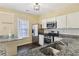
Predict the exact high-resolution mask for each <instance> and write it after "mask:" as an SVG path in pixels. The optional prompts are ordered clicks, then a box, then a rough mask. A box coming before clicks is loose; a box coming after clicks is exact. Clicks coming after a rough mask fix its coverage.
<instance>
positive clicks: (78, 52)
mask: <svg viewBox="0 0 79 59" xmlns="http://www.w3.org/2000/svg"><path fill="white" fill-rule="evenodd" d="M62 41H63V42H64V43H65V44H66V46H65V49H64V50H63V51H61V52H60V53H59V54H58V55H57V56H79V38H78V39H76V38H75V39H72V38H64V39H62ZM51 44H53V43H50V44H48V45H49V46H50V45H51ZM48 45H44V46H41V47H38V48H34V49H31V50H29V51H28V53H27V54H26V52H24V53H23V54H22V55H23V56H46V55H45V54H44V53H42V52H41V51H40V49H41V48H44V47H46V46H48ZM18 55H20V56H21V54H18ZM47 56H49V55H47ZM50 56H52V55H50Z"/></svg>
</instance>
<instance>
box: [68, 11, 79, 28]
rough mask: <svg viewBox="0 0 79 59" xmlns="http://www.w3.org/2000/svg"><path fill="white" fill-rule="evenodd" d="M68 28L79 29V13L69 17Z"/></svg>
mask: <svg viewBox="0 0 79 59" xmlns="http://www.w3.org/2000/svg"><path fill="white" fill-rule="evenodd" d="M67 28H79V12H76V13H71V14H68V15H67Z"/></svg>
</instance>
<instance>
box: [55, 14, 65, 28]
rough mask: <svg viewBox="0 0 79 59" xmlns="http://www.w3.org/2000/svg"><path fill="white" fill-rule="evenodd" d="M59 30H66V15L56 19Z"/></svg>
mask: <svg viewBox="0 0 79 59" xmlns="http://www.w3.org/2000/svg"><path fill="white" fill-rule="evenodd" d="M56 21H57V28H66V15H63V16H58V17H56Z"/></svg>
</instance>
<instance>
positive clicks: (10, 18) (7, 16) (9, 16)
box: [0, 12, 14, 23]
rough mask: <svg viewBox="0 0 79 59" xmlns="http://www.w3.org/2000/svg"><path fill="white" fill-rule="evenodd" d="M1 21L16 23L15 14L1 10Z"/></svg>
mask: <svg viewBox="0 0 79 59" xmlns="http://www.w3.org/2000/svg"><path fill="white" fill-rule="evenodd" d="M0 22H2V23H14V14H13V13H6V12H0Z"/></svg>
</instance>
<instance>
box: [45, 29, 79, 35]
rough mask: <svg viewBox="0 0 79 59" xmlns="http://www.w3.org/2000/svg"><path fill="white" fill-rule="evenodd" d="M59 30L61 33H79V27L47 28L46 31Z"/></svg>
mask: <svg viewBox="0 0 79 59" xmlns="http://www.w3.org/2000/svg"><path fill="white" fill-rule="evenodd" d="M51 31H59V33H60V34H72V35H79V28H62V29H45V30H44V32H45V33H48V32H51Z"/></svg>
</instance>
